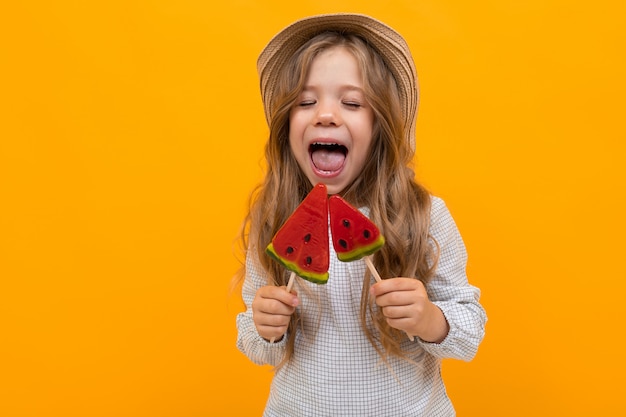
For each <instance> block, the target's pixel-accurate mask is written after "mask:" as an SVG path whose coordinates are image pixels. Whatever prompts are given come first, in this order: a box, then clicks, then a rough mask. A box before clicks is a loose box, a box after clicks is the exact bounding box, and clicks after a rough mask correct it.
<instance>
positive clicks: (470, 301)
mask: <svg viewBox="0 0 626 417" xmlns="http://www.w3.org/2000/svg"><path fill="white" fill-rule="evenodd" d="M430 233H431V236H432V237H433V238H434V239H435V241H436V242H437V243H438V244H439V247H440V253H439V262H438V264H437V268H436V271H435V275H434V277H433V278H432V279H431V281H430V282H429V283H428V284H427V285H426V290H427V292H428V297H429V299H430V301H432V302H433V303H434V304H435V305H436V306H438V307H439V308H440V309H441V311H442V312H443V314H444V316H445V318H446V320H447V321H448V324H449V325H450V331H449V332H448V335H447V336H446V338H445V339H444V340H443V341H442V342H441V343H428V342H425V341H421V340H420V341H419V343H421V344H422V346H423V348H424V350H426V351H427V352H428V353H430V354H431V355H433V356H435V357H438V358H441V359H443V358H454V359H461V360H465V361H470V360H471V359H473V358H474V356H475V355H476V352H477V350H478V345H479V344H480V342H481V341H482V340H483V338H484V336H485V324H486V322H487V315H486V313H485V310H484V308H483V307H482V306H481V304H480V303H479V298H480V290H479V289H478V288H476V287H474V286H472V285H470V284H469V282H468V279H467V274H466V265H467V252H466V250H465V244H464V243H463V239H462V238H461V235H460V233H459V230H458V228H457V226H456V223H455V222H454V220H453V218H452V216H451V214H450V211H449V210H448V208H447V207H446V205H445V203H444V202H443V200H441V199H439V198H436V197H433V203H432V210H431V230H430Z"/></svg>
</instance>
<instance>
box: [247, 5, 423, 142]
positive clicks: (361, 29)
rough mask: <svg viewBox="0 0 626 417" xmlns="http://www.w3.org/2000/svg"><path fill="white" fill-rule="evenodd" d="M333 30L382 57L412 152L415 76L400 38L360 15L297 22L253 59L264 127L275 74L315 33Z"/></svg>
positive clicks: (305, 19)
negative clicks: (356, 39) (392, 81)
mask: <svg viewBox="0 0 626 417" xmlns="http://www.w3.org/2000/svg"><path fill="white" fill-rule="evenodd" d="M326 31H337V32H341V33H351V34H355V35H357V36H360V37H361V38H363V39H365V40H366V41H367V43H368V44H369V45H370V46H372V47H373V48H374V49H375V50H376V52H378V54H379V55H380V56H381V57H382V58H383V60H384V61H385V63H386V65H387V67H388V68H389V69H390V70H391V73H392V74H393V77H394V78H395V80H396V83H397V85H398V88H399V90H400V91H399V95H400V105H401V108H402V116H403V120H404V129H405V135H406V140H408V141H409V143H410V144H411V147H412V148H413V149H415V119H416V117H417V105H418V101H419V89H418V85H417V73H416V71H415V64H414V62H413V57H412V56H411V51H410V50H409V47H408V45H407V43H406V41H405V40H404V38H403V37H402V36H401V35H400V34H399V33H398V32H396V31H395V30H394V29H392V28H391V27H389V26H387V25H386V24H384V23H382V22H380V21H378V20H376V19H374V18H371V17H369V16H366V15H362V14H350V13H335V14H322V15H317V16H311V17H307V18H304V19H301V20H298V21H296V22H294V23H292V24H291V25H289V26H287V27H286V28H284V29H283V30H281V31H280V32H279V33H278V34H276V35H275V36H274V37H273V38H272V39H271V40H270V41H269V43H268V44H267V45H266V46H265V48H264V49H263V51H261V54H260V55H259V58H258V60H257V70H258V72H259V77H260V79H261V96H262V99H263V107H264V109H265V118H266V120H267V122H268V124H269V123H270V122H271V118H272V106H273V105H274V103H273V94H274V88H275V86H276V82H277V80H278V75H279V73H280V72H281V70H282V68H283V67H284V66H285V64H286V62H287V61H288V60H289V58H290V57H291V56H292V55H293V54H294V53H295V52H296V51H297V50H298V48H300V47H301V46H302V45H304V44H305V43H306V42H307V41H308V40H309V39H311V38H312V37H314V36H316V35H317V34H319V33H322V32H326Z"/></svg>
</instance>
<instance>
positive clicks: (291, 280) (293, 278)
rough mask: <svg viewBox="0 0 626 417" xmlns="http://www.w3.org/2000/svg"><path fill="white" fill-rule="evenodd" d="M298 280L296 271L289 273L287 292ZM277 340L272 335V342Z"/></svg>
mask: <svg viewBox="0 0 626 417" xmlns="http://www.w3.org/2000/svg"><path fill="white" fill-rule="evenodd" d="M295 280H296V273H295V272H293V271H292V272H291V275H289V282H287V292H291V287H293V282H294V281H295ZM275 340H276V338H275V337H272V338H271V339H270V343H274V341H275Z"/></svg>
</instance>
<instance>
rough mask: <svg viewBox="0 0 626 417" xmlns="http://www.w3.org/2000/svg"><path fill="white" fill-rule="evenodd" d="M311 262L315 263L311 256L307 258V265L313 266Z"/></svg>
mask: <svg viewBox="0 0 626 417" xmlns="http://www.w3.org/2000/svg"><path fill="white" fill-rule="evenodd" d="M311 262H313V259H312V258H311V257H310V256H307V257H306V264H307V265H311Z"/></svg>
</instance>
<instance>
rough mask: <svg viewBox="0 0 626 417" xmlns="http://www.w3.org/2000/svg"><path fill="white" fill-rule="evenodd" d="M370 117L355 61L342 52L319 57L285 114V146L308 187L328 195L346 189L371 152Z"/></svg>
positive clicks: (332, 51) (335, 49) (335, 50)
mask: <svg viewBox="0 0 626 417" xmlns="http://www.w3.org/2000/svg"><path fill="white" fill-rule="evenodd" d="M373 126H374V113H373V111H372V108H371V107H370V106H369V104H368V103H367V101H366V100H365V94H364V92H363V82H362V77H361V71H360V70H359V67H358V64H357V60H356V58H355V57H354V56H353V55H352V54H351V53H350V52H349V51H348V50H347V49H345V48H343V47H333V48H330V49H327V50H325V51H323V52H321V53H320V54H319V55H318V56H317V57H316V58H315V59H314V60H313V62H312V64H311V68H310V71H309V75H308V77H307V79H306V81H305V84H304V89H303V91H302V92H301V93H300V96H299V97H298V99H297V100H296V103H295V105H294V107H293V109H292V110H291V112H290V114H289V144H290V146H291V151H292V152H293V154H294V156H295V158H296V161H297V162H298V165H299V166H300V169H302V171H303V172H304V174H305V175H306V176H307V178H308V179H309V181H311V184H313V185H315V184H317V183H320V182H321V183H324V184H326V186H327V187H328V192H329V193H330V194H337V193H340V192H341V191H343V190H344V189H345V188H346V187H348V185H350V184H351V183H352V182H353V181H354V180H355V179H356V178H357V176H358V175H359V174H360V173H361V171H362V170H363V167H364V165H365V161H366V159H367V156H368V155H369V152H370V145H371V143H372V131H373Z"/></svg>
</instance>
